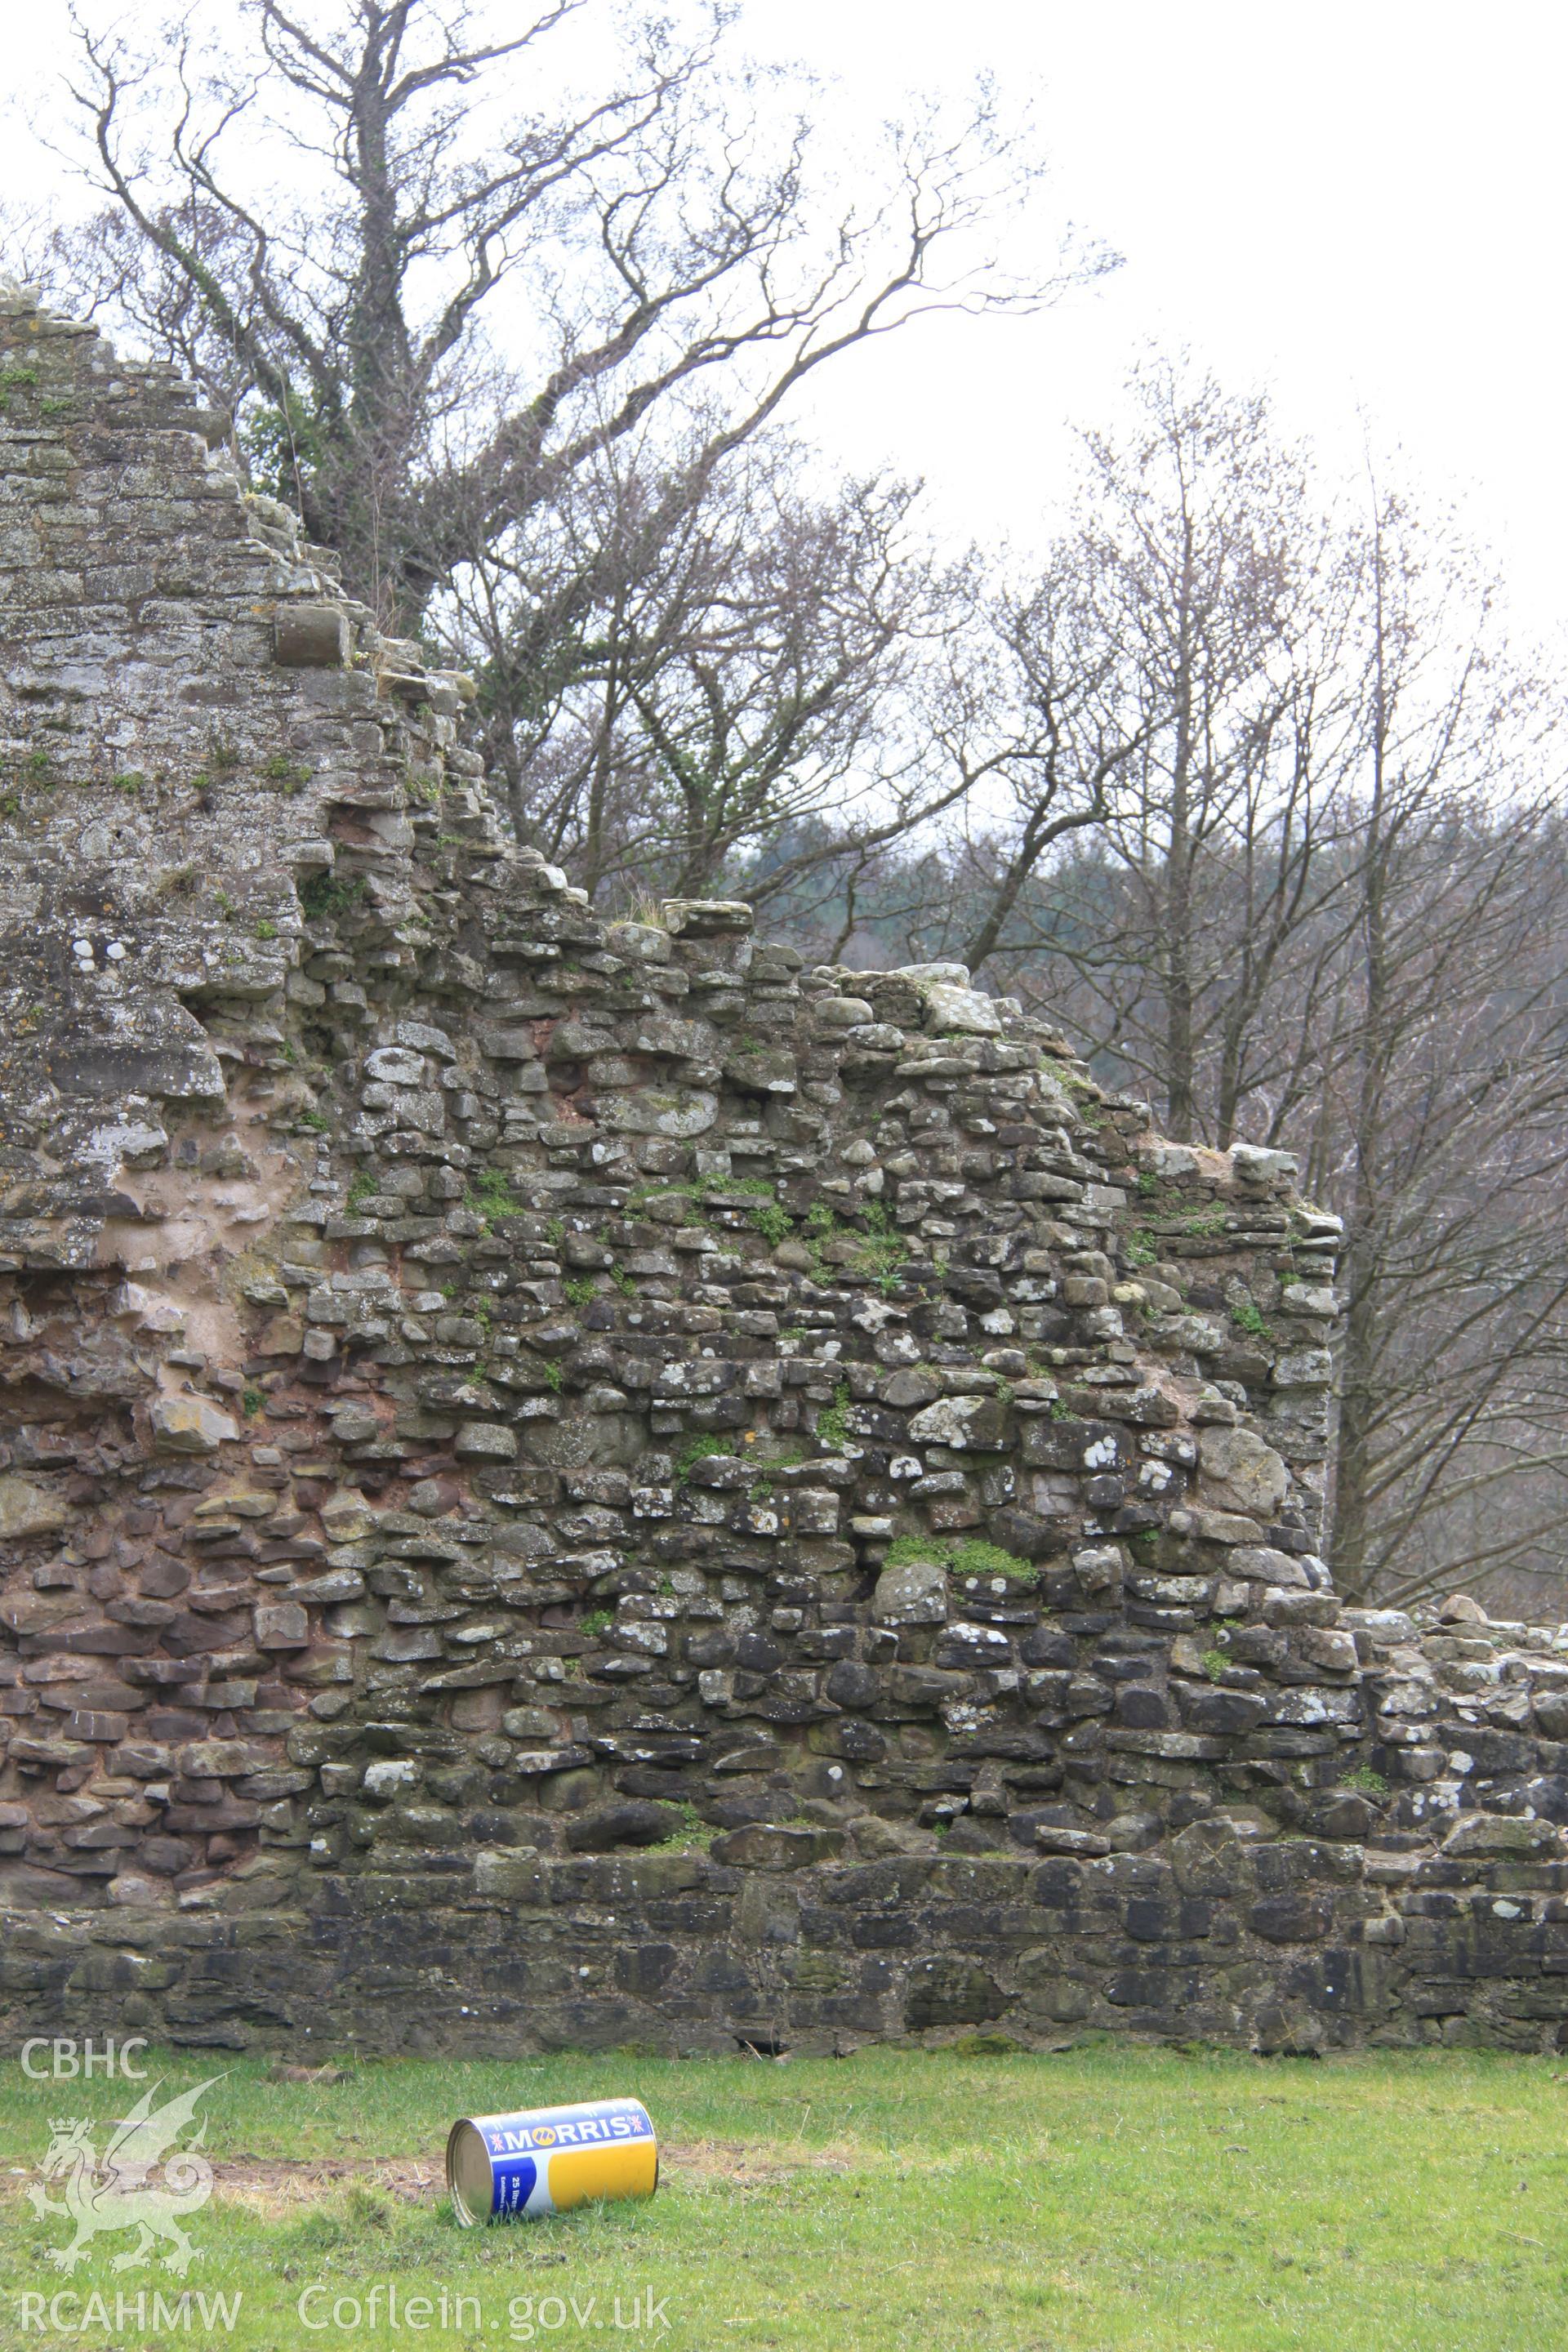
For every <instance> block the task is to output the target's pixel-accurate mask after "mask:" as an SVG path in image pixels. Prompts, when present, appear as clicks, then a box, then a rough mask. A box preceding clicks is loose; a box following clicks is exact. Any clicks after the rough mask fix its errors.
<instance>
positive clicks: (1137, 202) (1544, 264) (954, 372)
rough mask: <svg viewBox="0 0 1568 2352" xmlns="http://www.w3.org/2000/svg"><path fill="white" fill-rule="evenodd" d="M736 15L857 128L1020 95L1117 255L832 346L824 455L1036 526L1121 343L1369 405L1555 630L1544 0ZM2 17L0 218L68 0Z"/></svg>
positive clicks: (1553, 265)
mask: <svg viewBox="0 0 1568 2352" xmlns="http://www.w3.org/2000/svg"><path fill="white" fill-rule="evenodd" d="M505 5H507V6H508V7H510V5H513V0H505ZM204 14H205V20H206V22H207V23H208V24H209V25H210V24H211V23H212V22H213V21H214V19H215V16H219V17H221V14H222V5H221V0H207V6H206V8H205V11H204ZM744 18H745V25H746V29H747V33H748V36H749V37H750V39H751V41H752V44H753V45H754V46H755V47H757V48H759V49H760V50H763V51H764V52H772V53H774V54H777V55H780V56H804V57H805V58H807V59H808V60H809V61H810V62H811V63H812V64H813V65H814V66H816V68H818V69H819V70H820V71H823V72H826V73H829V74H835V75H837V76H840V77H842V78H843V79H844V81H845V83H846V85H847V91H848V93H849V94H850V95H851V96H852V97H854V98H856V99H858V100H863V103H864V106H865V109H866V110H867V112H868V113H873V112H874V113H879V114H880V113H883V112H888V111H893V110H897V107H898V103H899V100H900V94H901V93H902V92H903V91H904V90H906V89H909V88H910V87H911V86H914V87H926V88H932V87H936V88H948V89H957V88H959V87H961V86H962V85H963V84H964V83H966V82H968V81H969V80H971V79H973V76H974V75H975V74H976V73H977V72H980V71H985V70H989V71H990V72H992V73H994V75H995V77H996V79H997V81H998V83H999V85H1000V87H1001V89H1002V90H1003V91H1004V92H1005V93H1012V94H1018V93H1020V92H1022V91H1024V90H1025V89H1026V87H1028V86H1031V85H1033V86H1037V88H1038V89H1039V90H1040V93H1041V113H1042V118H1043V121H1044V123H1045V126H1046V128H1047V132H1048V135H1049V139H1050V143H1051V147H1052V151H1053V153H1054V157H1055V193H1056V195H1057V198H1058V202H1059V205H1060V207H1061V210H1062V212H1063V214H1064V215H1070V216H1071V217H1072V218H1073V219H1074V220H1075V221H1077V222H1078V223H1079V224H1080V225H1081V226H1083V227H1084V228H1085V229H1086V230H1087V231H1089V232H1090V233H1091V234H1093V235H1095V236H1099V237H1100V238H1102V239H1104V240H1105V241H1106V242H1108V243H1110V244H1111V245H1113V246H1115V247H1118V248H1119V249H1120V250H1121V253H1122V254H1123V255H1124V256H1125V266H1124V268H1122V269H1121V271H1120V272H1119V273H1118V274H1117V276H1116V277H1114V278H1110V279H1109V280H1106V281H1102V282H1101V283H1100V285H1099V286H1098V287H1097V288H1095V289H1092V290H1089V291H1087V292H1083V293H1080V294H1078V295H1075V296H1074V297H1072V298H1070V299H1069V300H1068V302H1067V303H1066V304H1065V305H1064V306H1063V307H1062V308H1060V309H1058V310H1056V311H1054V312H1052V313H1051V314H1049V315H1047V316H1046V317H1043V318H1040V319H1038V320H1030V321H1000V322H992V323H988V324H985V325H982V326H976V325H974V324H973V323H970V322H958V321H949V322H944V323H941V324H931V325H928V326H926V327H923V328H921V330H919V331H918V338H917V339H914V340H910V341H904V340H903V339H901V338H900V339H898V340H897V341H894V342H892V343H889V344H887V345H884V346H882V347H881V348H880V349H879V350H878V351H877V352H874V353H872V354H869V355H863V356H859V357H857V358H856V359H855V360H854V361H852V362H850V363H848V364H847V366H846V367H845V368H844V369H842V370H841V371H840V372H839V373H838V374H837V378H836V380H835V382H834V384H833V385H832V387H831V389H826V390H825V391H824V393H823V394H822V396H821V397H820V398H819V400H818V401H817V403H816V407H815V409H814V412H813V415H812V417H811V420H810V421H811V423H812V425H813V427H814V429H816V431H817V432H818V433H819V434H820V435H821V436H822V437H823V438H824V440H825V441H826V443H827V444H828V445H829V446H830V447H832V448H833V449H835V450H836V451H837V452H839V453H841V454H842V455H843V456H844V457H846V458H847V459H848V460H849V461H850V462H852V463H855V464H864V463H869V462H875V461H878V460H879V459H881V458H883V457H890V458H892V459H893V460H894V462H896V463H897V464H898V465H900V467H905V468H907V469H910V470H912V471H918V472H921V473H923V474H924V475H925V476H926V478H927V479H928V480H929V481H930V483H931V487H932V489H933V491H934V493H935V494H936V496H937V498H938V500H939V502H940V506H941V509H942V512H943V514H944V516H945V517H946V518H947V519H948V520H950V521H951V522H953V523H955V524H958V525H960V526H963V527H967V528H973V529H977V530H994V529H997V528H1001V529H1005V530H1009V531H1012V532H1013V533H1015V534H1016V535H1018V536H1023V537H1027V536H1031V535H1033V533H1034V532H1035V531H1036V530H1038V529H1040V528H1042V527H1043V526H1042V522H1041V518H1042V517H1043V515H1044V514H1045V513H1046V512H1047V509H1048V508H1049V505H1050V502H1051V500H1052V499H1053V497H1054V496H1056V495H1058V494H1059V491H1060V488H1061V486H1062V480H1063V475H1064V470H1065V465H1066V460H1067V455H1068V430H1069V426H1070V424H1071V422H1072V421H1073V420H1075V419H1079V418H1087V417H1091V416H1094V415H1100V414H1103V413H1104V411H1105V408H1106V406H1107V404H1108V402H1109V401H1110V399H1111V398H1113V396H1114V388H1115V387H1116V385H1117V384H1118V383H1120V381H1121V376H1122V374H1123V373H1124V371H1125V369H1126V367H1127V365H1128V363H1129V362H1130V361H1131V358H1132V357H1133V355H1134V354H1135V353H1136V352H1137V351H1138V349H1139V348H1140V347H1141V346H1142V344H1144V343H1146V342H1147V341H1150V340H1154V341H1162V342H1164V343H1167V344H1185V345H1187V346H1189V347H1190V348H1191V349H1192V351H1193V352H1194V354H1195V355H1196V356H1197V357H1198V358H1200V359H1202V360H1205V361H1207V362H1210V363H1211V364H1212V365H1213V366H1214V367H1215V369H1216V371H1217V372H1218V373H1220V374H1221V375H1222V376H1223V377H1225V378H1226V379H1227V380H1229V381H1231V382H1234V383H1237V384H1247V385H1250V384H1252V383H1256V382H1258V381H1259V380H1261V381H1265V382H1268V383H1270V384H1271V385H1272V386H1273V388H1274V390H1275V392H1276V394H1277V396H1278V399H1279V404H1280V408H1281V410H1282V413H1283V415H1284V417H1285V419H1286V421H1287V422H1288V423H1289V425H1291V426H1293V427H1295V428H1297V429H1304V430H1307V431H1310V432H1311V433H1312V434H1314V435H1315V436H1316V437H1317V438H1318V439H1319V440H1320V441H1321V443H1322V444H1323V445H1324V446H1325V447H1326V448H1327V449H1328V450H1329V451H1330V452H1331V453H1332V454H1333V455H1334V456H1335V457H1336V459H1337V461H1338V462H1340V463H1342V464H1343V465H1344V466H1346V467H1353V466H1354V465H1355V464H1356V461H1357V454H1358V451H1359V448H1360V446H1361V436H1362V431H1363V422H1362V420H1363V418H1364V421H1365V426H1366V429H1367V431H1368V432H1369V434H1370V436H1371V439H1372V441H1373V446H1375V448H1376V449H1377V450H1378V452H1379V454H1380V457H1383V458H1384V459H1387V458H1389V457H1391V455H1392V453H1394V451H1396V450H1397V451H1401V452H1403V461H1402V462H1403V469H1404V470H1405V472H1406V473H1407V474H1409V475H1413V476H1414V477H1415V479H1416V481H1417V482H1418V483H1420V484H1422V485H1424V486H1425V488H1426V489H1427V490H1428V491H1429V492H1430V493H1431V494H1432V495H1433V496H1435V497H1436V498H1439V499H1448V498H1451V499H1457V500H1458V502H1459V504H1460V506H1461V508H1462V509H1463V510H1464V512H1465V514H1466V516H1467V519H1468V521H1469V523H1470V526H1471V527H1472V528H1473V529H1474V530H1477V531H1479V533H1481V534H1482V535H1483V536H1485V537H1486V538H1487V539H1489V541H1491V542H1492V544H1493V545H1494V546H1495V548H1496V550H1497V551H1498V554H1499V556H1500V559H1501V561H1502V563H1503V565H1504V568H1505V571H1506V572H1507V574H1508V576H1509V577H1510V580H1511V583H1512V586H1513V603H1514V607H1515V611H1516V614H1517V615H1518V617H1519V619H1520V621H1521V623H1523V624H1524V625H1525V626H1526V627H1527V628H1529V629H1531V630H1534V631H1539V632H1541V633H1542V634H1543V635H1544V634H1555V632H1556V631H1557V630H1558V629H1559V628H1562V627H1563V626H1565V625H1568V577H1565V575H1564V565H1563V553H1562V551H1563V547H1564V544H1565V541H1568V469H1565V467H1564V462H1563V437H1564V424H1563V343H1564V336H1563V323H1562V321H1563V232H1564V204H1565V198H1564V170H1563V131H1562V121H1561V118H1562V108H1563V91H1564V89H1565V88H1568V9H1564V7H1563V5H1562V0H1491V5H1481V4H1480V0H1468V5H1454V0H744ZM5 19H6V21H5V48H6V66H7V68H8V79H10V78H12V77H14V78H15V79H14V80H13V89H14V90H15V91H16V94H17V96H18V97H19V99H20V101H21V102H20V105H19V106H17V107H16V109H15V110H13V113H12V117H11V120H10V121H9V122H8V124H7V126H6V136H5V140H4V142H0V201H4V200H6V199H16V198H18V197H27V196H36V195H37V193H38V191H39V189H40V187H43V188H47V187H49V186H51V185H54V184H58V175H57V167H56V166H55V165H54V164H53V163H52V162H51V161H50V159H49V158H48V157H47V154H46V153H45V152H43V150H42V149H41V147H39V146H37V145H36V144H35V143H34V142H33V141H32V140H30V139H29V137H28V135H27V128H26V126H27V121H28V118H29V116H34V117H35V119H36V113H37V112H39V111H41V110H42V103H43V100H44V95H45V91H46V89H47V84H48V81H49V79H50V77H51V75H52V72H53V71H54V70H55V68H57V66H58V61H59V59H60V58H61V57H62V56H63V55H64V53H65V48H66V34H67V23H66V5H65V0H29V5H26V7H24V5H22V0H10V5H8V6H7V7H6V10H5ZM1394 469H1395V470H1399V467H1398V466H1396V467H1395V468H1394Z"/></svg>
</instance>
